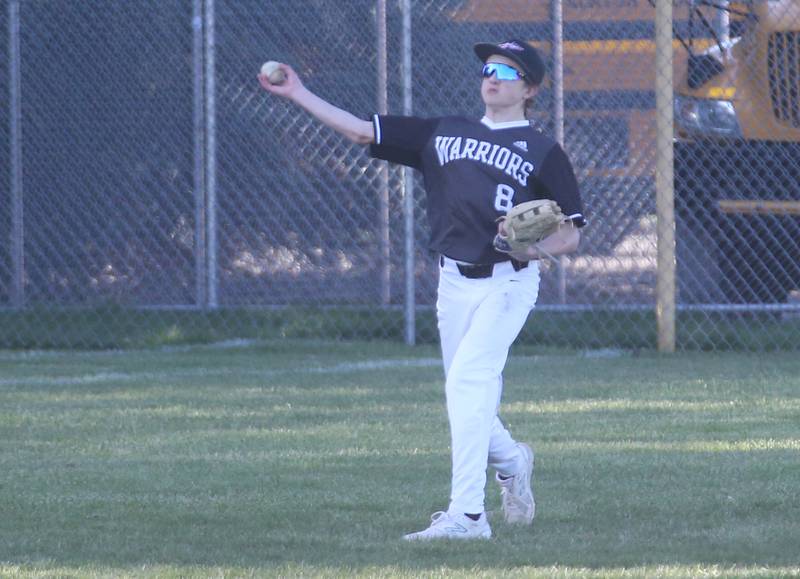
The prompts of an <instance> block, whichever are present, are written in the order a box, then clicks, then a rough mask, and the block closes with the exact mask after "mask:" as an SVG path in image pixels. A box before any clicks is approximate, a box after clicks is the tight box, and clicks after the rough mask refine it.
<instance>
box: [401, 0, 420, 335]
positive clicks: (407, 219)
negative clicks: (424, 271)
mask: <svg viewBox="0 0 800 579" xmlns="http://www.w3.org/2000/svg"><path fill="white" fill-rule="evenodd" d="M402 12H403V47H402V50H403V114H404V115H410V114H411V112H412V110H413V109H412V104H411V97H412V92H411V86H412V85H411V0H403V3H402ZM402 175H403V219H404V224H405V227H404V229H405V254H406V265H405V270H406V271H405V278H406V297H405V322H406V324H405V325H406V327H405V338H406V344H408V345H409V346H413V345H414V344H415V343H416V340H417V337H416V333H417V330H416V297H415V295H414V293H415V291H416V284H415V278H414V270H415V267H414V175H413V173H412V170H411V169H409V168H408V167H403V169H402Z"/></svg>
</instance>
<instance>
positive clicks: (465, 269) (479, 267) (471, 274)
mask: <svg viewBox="0 0 800 579" xmlns="http://www.w3.org/2000/svg"><path fill="white" fill-rule="evenodd" d="M500 263H505V262H500ZM439 264H440V265H442V266H444V256H441V257H440V258H439ZM495 265H496V264H494V263H475V264H468V263H456V267H458V271H459V273H460V274H461V275H463V276H464V277H466V278H469V279H485V278H487V277H492V272H493V271H494V266H495ZM511 267H513V268H514V271H519V270H521V269H525V268H526V267H528V262H527V261H517V260H516V259H513V258H512V259H511Z"/></svg>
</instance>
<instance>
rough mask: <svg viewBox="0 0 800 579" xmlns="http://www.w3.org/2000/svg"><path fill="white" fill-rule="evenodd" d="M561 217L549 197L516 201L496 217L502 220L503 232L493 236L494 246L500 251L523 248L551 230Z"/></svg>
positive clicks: (559, 209) (542, 237) (563, 217)
mask: <svg viewBox="0 0 800 579" xmlns="http://www.w3.org/2000/svg"><path fill="white" fill-rule="evenodd" d="M565 220H566V217H565V216H564V214H563V213H562V212H561V208H560V207H559V206H558V203H556V202H555V201H553V200H552V199H537V200H535V201H526V202H525V203H520V204H519V205H515V206H514V207H512V208H511V209H510V210H509V212H508V213H507V214H506V215H505V216H504V217H501V218H500V219H498V221H502V222H503V229H505V235H501V234H499V233H498V234H497V235H496V236H495V238H494V248H495V249H496V250H497V251H500V252H503V253H517V252H524V251H525V250H526V249H527V248H528V247H529V246H530V245H532V244H534V243H538V242H539V241H541V240H542V239H544V238H545V237H547V236H548V235H552V234H553V233H555V232H556V231H557V230H558V226H559V225H560V224H561V223H563V222H564V221H565Z"/></svg>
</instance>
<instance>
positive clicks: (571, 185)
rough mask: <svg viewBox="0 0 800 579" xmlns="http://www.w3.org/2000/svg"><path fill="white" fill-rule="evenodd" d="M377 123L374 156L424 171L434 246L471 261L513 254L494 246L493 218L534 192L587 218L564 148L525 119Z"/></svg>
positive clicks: (577, 218)
mask: <svg viewBox="0 0 800 579" xmlns="http://www.w3.org/2000/svg"><path fill="white" fill-rule="evenodd" d="M373 125H374V130H375V144H374V145H372V147H371V148H370V153H371V154H372V156H373V157H377V158H379V159H385V160H387V161H392V162H396V163H401V164H403V165H407V166H409V167H413V168H415V169H419V170H420V171H421V172H422V175H423V178H424V181H425V190H426V191H427V205H428V207H427V213H428V221H429V224H430V228H431V239H430V248H431V249H432V250H434V251H437V252H439V253H442V254H444V255H446V256H448V257H450V258H452V259H456V260H460V261H466V262H470V263H497V262H500V261H506V260H508V259H509V257H508V255H506V254H503V253H499V252H497V251H495V249H494V247H493V246H492V240H493V238H494V235H495V233H496V232H497V223H496V220H497V218H498V217H500V216H501V215H504V214H505V213H507V212H508V210H509V209H511V207H512V206H514V205H517V204H519V203H522V202H524V201H530V200H532V199H553V200H555V201H556V202H557V203H558V204H559V206H560V207H561V210H562V211H563V212H564V214H565V215H568V216H569V217H570V218H571V219H572V221H573V223H574V224H575V225H576V226H578V227H581V226H583V224H584V218H583V208H582V205H581V199H580V194H579V192H578V184H577V181H576V179H575V174H574V172H573V170H572V165H571V164H570V162H569V159H568V158H567V155H566V154H565V153H564V151H563V150H562V149H561V147H560V146H559V145H558V144H557V143H556V142H555V141H553V140H552V139H550V138H548V137H546V136H544V135H543V134H542V133H541V132H540V131H538V130H536V129H533V128H532V127H531V126H530V124H529V123H528V122H527V121H514V122H508V123H493V122H492V121H490V120H489V119H487V118H484V119H482V120H480V121H478V120H473V119H468V118H465V117H441V118H433V119H422V118H417V117H397V116H378V115H376V116H375V117H374V119H373Z"/></svg>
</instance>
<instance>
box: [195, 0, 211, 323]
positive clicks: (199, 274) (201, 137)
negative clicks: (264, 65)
mask: <svg viewBox="0 0 800 579" xmlns="http://www.w3.org/2000/svg"><path fill="white" fill-rule="evenodd" d="M203 30H204V27H203V0H192V76H193V83H194V86H193V111H192V115H193V121H194V123H193V135H192V138H193V144H194V176H193V177H194V180H193V183H194V267H195V286H196V288H195V305H196V306H197V307H198V308H203V307H205V305H206V301H207V300H208V294H207V291H206V290H207V285H206V283H207V281H208V269H207V266H208V261H207V258H206V194H205V182H206V180H205V152H204V143H205V130H204V125H205V113H204V111H205V107H204V106H203V104H204V103H203V100H204V94H203V85H204V83H205V73H204V57H203V46H204V42H203Z"/></svg>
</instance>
